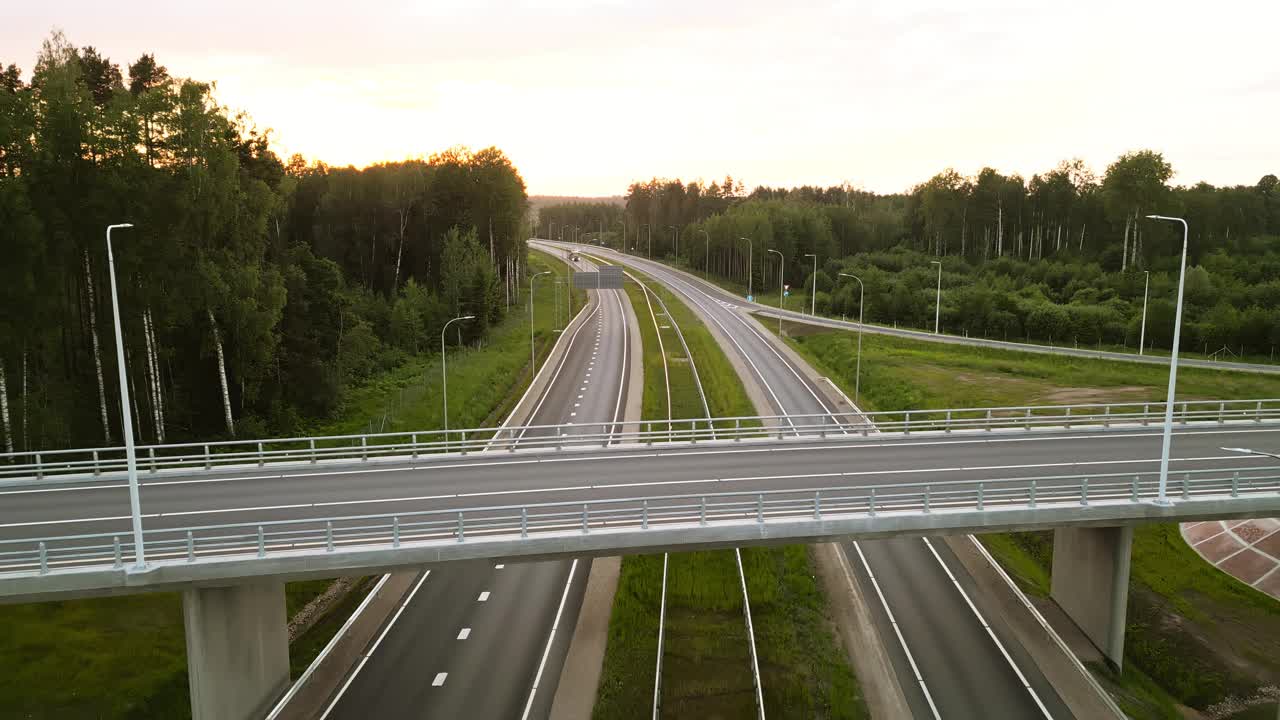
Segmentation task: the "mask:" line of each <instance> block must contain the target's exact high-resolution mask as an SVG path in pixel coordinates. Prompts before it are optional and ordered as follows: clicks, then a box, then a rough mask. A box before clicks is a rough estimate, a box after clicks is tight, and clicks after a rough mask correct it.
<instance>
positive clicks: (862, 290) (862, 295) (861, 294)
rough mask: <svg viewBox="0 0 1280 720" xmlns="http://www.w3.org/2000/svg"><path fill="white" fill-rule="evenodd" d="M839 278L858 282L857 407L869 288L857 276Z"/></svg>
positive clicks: (855, 403)
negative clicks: (863, 331) (863, 316)
mask: <svg viewBox="0 0 1280 720" xmlns="http://www.w3.org/2000/svg"><path fill="white" fill-rule="evenodd" d="M839 277H847V278H853V279H854V280H857V281H858V364H857V366H856V369H855V370H854V371H853V404H854V405H857V404H858V392H859V390H861V389H862V308H863V301H864V300H865V299H866V291H867V288H866V286H865V285H863V284H862V278H860V277H858V276H857V275H851V274H849V273H840V275H839Z"/></svg>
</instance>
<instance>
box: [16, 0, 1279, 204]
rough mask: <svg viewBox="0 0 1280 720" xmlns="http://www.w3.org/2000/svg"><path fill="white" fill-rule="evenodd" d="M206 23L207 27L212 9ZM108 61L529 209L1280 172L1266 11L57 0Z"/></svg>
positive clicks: (999, 4) (566, 0)
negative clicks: (488, 150) (680, 192)
mask: <svg viewBox="0 0 1280 720" xmlns="http://www.w3.org/2000/svg"><path fill="white" fill-rule="evenodd" d="M207 8H216V11H209V12H206V11H205V10H206V9H207ZM4 14H5V16H6V17H5V21H4V22H3V23H0V61H2V62H4V63H5V64H7V63H9V62H16V63H18V64H19V66H20V67H22V68H23V69H24V70H25V71H28V72H29V71H30V68H31V66H32V65H33V64H34V60H35V57H36V53H37V52H38V50H39V47H40V42H41V40H42V39H43V38H44V37H46V36H47V35H48V33H49V31H50V30H51V29H52V28H55V27H57V28H61V29H62V30H64V31H65V32H66V34H67V36H68V38H69V39H70V40H71V42H73V43H75V44H76V45H94V46H95V47H97V48H98V49H99V51H101V52H102V53H104V54H106V55H108V56H109V57H111V58H112V59H113V60H115V61H116V62H119V63H120V64H121V65H122V66H125V65H127V64H128V63H129V62H130V61H132V60H133V59H135V58H136V57H137V56H138V55H139V54H141V53H143V52H154V53H155V54H156V56H157V59H158V60H159V61H160V62H161V63H162V64H164V65H166V66H167V67H168V68H169V71H170V72H171V73H172V74H174V75H178V76H186V77H193V78H196V79H200V80H214V81H216V82H217V86H218V93H217V96H218V98H219V100H220V102H222V103H223V104H225V105H227V106H229V107H230V108H232V109H233V110H234V109H243V110H247V111H248V112H249V113H250V114H251V115H252V116H253V117H254V119H255V120H256V122H257V124H258V125H259V126H261V127H270V128H273V129H274V130H275V134H274V137H275V139H276V144H277V150H278V151H279V152H281V153H282V154H284V155H288V154H291V153H293V152H301V153H302V154H303V155H305V156H307V157H308V158H315V159H321V160H324V161H325V162H328V163H330V164H343V165H345V164H347V163H353V164H355V165H364V164H367V163H370V162H377V161H380V160H391V159H402V158H405V157H410V156H417V155H422V154H430V153H431V152H433V151H436V150H439V149H442V148H444V147H447V146H450V145H455V144H465V145H469V146H472V147H473V148H479V147H485V146H488V145H497V146H499V147H501V148H502V149H503V150H504V151H506V153H507V154H508V155H509V156H510V157H511V158H512V160H513V161H514V162H515V164H516V165H517V167H519V169H520V171H521V172H522V174H523V175H524V177H525V181H526V182H527V184H528V186H529V190H530V192H531V193H533V194H564V195H569V194H573V195H606V194H621V193H623V192H625V189H626V185H627V183H628V182H629V181H631V180H633V179H641V178H648V177H651V176H655V175H657V176H664V177H680V178H683V179H685V180H690V179H696V178H703V179H706V180H711V179H716V178H720V177H723V176H724V175H725V174H726V173H729V174H732V175H733V176H734V177H736V178H739V179H741V180H743V181H744V182H745V183H746V184H747V185H748V186H753V185H756V184H769V185H794V184H804V183H809V184H834V183H839V182H843V181H849V182H852V183H854V184H856V185H861V186H863V187H865V188H867V189H871V190H878V191H898V190H904V189H906V188H908V187H909V186H911V185H912V184H914V183H916V182H920V181H923V180H925V179H927V178H928V177H929V176H931V175H932V174H934V173H935V172H937V171H939V170H941V169H942V168H944V167H948V166H951V167H955V168H956V169H957V170H959V171H960V172H962V173H965V174H973V173H976V172H977V171H978V170H979V169H980V168H981V167H982V166H983V165H991V166H993V167H996V168H998V169H1000V170H1002V171H1005V172H1020V173H1023V174H1024V175H1026V176H1028V177H1029V176H1030V174H1031V173H1033V172H1036V171H1041V170H1045V169H1048V168H1050V167H1052V166H1053V165H1054V164H1056V163H1057V161H1058V160H1060V159H1063V158H1066V157H1071V156H1080V157H1083V158H1084V159H1085V160H1086V161H1088V162H1089V163H1090V164H1091V165H1093V166H1094V168H1095V170H1097V171H1099V172H1101V171H1102V170H1103V169H1104V168H1105V166H1106V164H1107V163H1108V162H1110V161H1111V160H1112V159H1114V157H1115V156H1116V155H1118V154H1119V153H1121V152H1124V151H1126V150H1131V149H1139V148H1144V147H1150V148H1154V149H1156V150H1160V151H1162V152H1164V153H1165V156H1166V157H1167V158H1168V159H1169V160H1170V161H1171V162H1172V163H1173V165H1174V168H1175V170H1176V171H1177V175H1176V177H1175V182H1178V183H1194V182H1197V181H1200V180H1207V181H1209V182H1212V183H1215V184H1236V183H1247V184H1252V183H1254V182H1255V181H1256V180H1257V179H1258V178H1259V177H1260V176H1262V175H1263V174H1265V173H1268V172H1280V53H1278V51H1277V48H1276V44H1275V32H1276V28H1277V27H1280V3H1277V2H1274V1H1269V0H1253V1H1251V2H1239V1H1236V0H1217V1H1216V2H1195V3H1192V2H1178V1H1177V0H1173V1H1168V0H1166V1H1164V2H1151V3H1140V2H1127V1H1126V0H1075V1H1074V2H1063V1H1062V0H1054V1H1053V2H1017V1H1014V0H1008V1H1004V0H968V1H967V2H952V1H948V0H884V1H880V0H875V1H871V2H853V1H850V2H830V3H816V2H805V1H803V0H775V1H774V2H757V1H756V0H736V1H729V0H716V1H714V2H699V1H698V0H683V1H682V2H667V1H665V0H662V1H652V2H622V1H620V0H619V1H613V2H610V1H608V0H600V1H591V0H549V1H547V2H533V1H532V0H527V1H506V2H503V1H499V0H404V1H396V0H388V1H377V0H365V1H364V2H351V1H350V0H345V1H343V2H337V1H335V0H310V1H309V2H275V1H273V0H265V1H264V0H258V1H256V2H248V1H246V0H224V1H222V2H217V3H203V2H201V3H197V2H193V1H188V0H167V1H166V2H130V1H129V0H117V1H116V2H107V3H104V2H100V1H99V0H51V1H49V2H45V3H14V4H10V5H9V6H8V7H6V8H5V12H4Z"/></svg>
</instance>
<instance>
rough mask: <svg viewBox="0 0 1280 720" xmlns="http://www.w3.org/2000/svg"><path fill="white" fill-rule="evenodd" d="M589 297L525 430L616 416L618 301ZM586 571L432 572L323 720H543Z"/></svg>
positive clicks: (619, 406) (621, 344)
mask: <svg viewBox="0 0 1280 720" xmlns="http://www.w3.org/2000/svg"><path fill="white" fill-rule="evenodd" d="M580 264H581V265H584V266H585V267H584V268H583V269H591V266H590V265H589V264H588V263H585V262H583V263H580ZM589 294H590V297H591V299H590V301H589V302H590V303H591V304H590V305H589V307H588V309H587V311H586V317H585V320H584V322H582V323H581V325H580V326H577V327H575V326H573V325H571V326H570V328H569V329H568V330H567V332H571V333H573V335H572V336H571V339H570V341H569V342H570V344H569V347H568V349H567V352H566V354H565V355H564V357H563V359H562V362H558V363H548V367H546V368H544V369H543V370H542V372H550V373H552V374H553V377H554V380H553V381H552V382H551V383H550V384H549V385H548V386H547V387H546V389H545V390H544V392H543V393H542V395H541V396H540V397H539V398H538V399H537V401H536V404H535V409H534V411H533V413H532V415H531V416H530V423H529V424H536V425H544V424H558V423H569V422H578V421H582V422H601V421H613V420H620V419H622V413H623V412H624V410H623V408H624V407H625V404H624V403H625V400H626V398H625V393H626V390H625V388H626V384H627V383H626V379H627V377H628V374H629V371H630V368H629V366H628V354H627V324H626V313H625V312H624V308H623V306H622V303H623V302H626V299H625V298H624V297H622V294H621V293H620V292H617V291H606V292H604V293H600V294H597V293H596V292H595V291H590V292H589ZM531 432H533V431H531ZM359 480H360V479H358V478H356V479H353V478H347V479H346V481H345V482H347V483H353V481H354V482H359ZM590 569H591V561H590V560H588V559H584V560H561V561H553V562H537V563H511V564H505V563H500V562H499V563H494V562H475V563H458V564H444V565H441V566H437V567H435V568H433V569H432V570H430V572H428V573H427V574H426V576H425V577H424V578H423V579H422V580H421V581H420V582H419V583H418V584H417V585H416V588H415V589H414V590H413V591H412V592H413V595H412V598H411V600H410V601H409V603H408V604H407V605H406V606H405V609H404V611H403V612H402V613H400V614H399V615H396V616H394V617H393V618H392V620H391V621H390V623H391V624H390V626H389V627H388V628H385V629H384V632H383V634H382V639H381V640H379V641H378V643H377V646H376V648H375V649H374V651H373V652H372V653H371V655H370V659H369V661H368V662H367V663H366V664H365V665H364V667H363V668H362V669H361V670H360V671H359V672H358V673H357V674H356V675H355V676H354V678H352V679H351V681H350V683H349V684H348V685H347V686H346V687H345V689H344V690H343V692H342V693H341V695H340V696H338V697H337V698H336V699H335V701H334V702H333V704H331V705H330V708H329V712H328V717H330V718H335V719H339V718H353V719H354V718H368V717H385V718H392V717H394V718H415V717H421V718H464V717H465V718H545V717H547V716H548V715H549V714H550V710H551V701H552V698H553V697H554V695H555V690H556V684H557V682H558V681H559V678H560V669H561V666H562V665H563V663H564V657H565V653H566V652H567V651H568V645H569V641H570V639H571V637H572V631H573V626H574V621H575V619H576V617H577V614H578V610H579V608H580V606H581V603H582V596H583V593H584V591H585V589H586V580H587V575H588V574H589V572H590ZM557 619H559V620H560V622H559V623H556V620H557ZM553 626H555V627H556V630H555V632H552V627H553ZM535 685H536V690H535Z"/></svg>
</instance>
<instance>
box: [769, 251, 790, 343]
mask: <svg viewBox="0 0 1280 720" xmlns="http://www.w3.org/2000/svg"><path fill="white" fill-rule="evenodd" d="M769 252H771V253H774V254H775V255H777V256H778V336H779V337H781V336H782V311H783V310H784V309H785V308H784V307H783V299H782V298H783V295H782V288H783V281H784V280H786V277H787V258H786V257H785V256H783V254H782V253H780V252H778V251H777V250H774V249H773V248H769Z"/></svg>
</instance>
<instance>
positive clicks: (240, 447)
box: [0, 399, 1280, 481]
mask: <svg viewBox="0 0 1280 720" xmlns="http://www.w3.org/2000/svg"><path fill="white" fill-rule="evenodd" d="M1164 408H1165V404H1164V403H1111V404H1083V405H1039V406H1017V407H993V408H953V409H943V410H903V411H889V412H869V413H852V412H851V413H825V414H809V415H756V416H740V417H725V418H685V419H680V420H671V421H666V420H654V421H636V422H628V423H623V422H617V423H590V424H581V423H566V424H559V425H527V426H518V427H506V428H471V429H460V430H429V431H428V430H424V431H416V432H399V433H368V434H361V435H327V436H317V437H295V438H277V439H264V440H226V441H218V442H207V443H176V444H167V445H140V446H138V447H137V456H138V468H139V472H144V473H161V472H165V471H185V472H190V473H194V472H201V471H211V470H214V469H215V468H223V469H228V468H229V469H234V468H245V467H255V466H256V467H264V466H267V465H277V464H295V465H299V464H300V465H306V464H319V463H327V462H335V461H336V462H377V461H387V460H405V459H407V460H416V459H418V458H420V457H424V456H431V455H441V454H448V453H462V454H465V453H471V452H480V451H510V452H515V451H516V450H517V449H519V450H521V451H525V450H535V451H536V450H548V449H553V450H555V449H565V448H571V447H608V446H618V445H627V444H653V443H672V442H684V443H699V442H708V441H740V440H747V439H760V438H768V437H777V438H786V437H833V436H841V435H866V434H868V433H869V432H873V427H874V429H875V430H874V431H878V433H879V434H885V433H907V434H910V433H922V432H944V433H945V432H961V431H993V430H1008V429H1026V430H1031V429H1035V428H1040V429H1064V428H1067V429H1069V428H1072V427H1079V426H1085V425H1089V426H1111V425H1153V424H1159V423H1163V422H1164V412H1165V410H1164ZM1267 420H1280V400H1277V399H1265V400H1227V401H1218V400H1203V401H1185V402H1177V403H1175V404H1174V421H1175V422H1177V423H1179V424H1184V425H1185V424H1189V423H1197V422H1216V423H1228V422H1240V421H1251V422H1259V423H1260V422H1263V421H1267ZM628 428H638V429H628ZM125 470H126V462H125V449H124V448H123V447H107V448H82V449H71V450H47V451H33V452H18V453H4V454H0V481H6V480H8V481H14V480H18V481H21V480H30V479H33V480H44V479H47V478H53V477H61V476H65V477H68V478H70V477H74V476H87V477H96V476H102V475H112V474H123V473H124V472H125Z"/></svg>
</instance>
